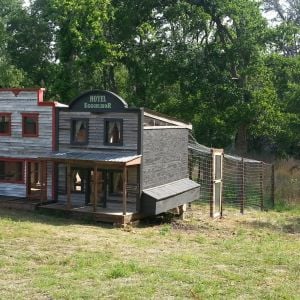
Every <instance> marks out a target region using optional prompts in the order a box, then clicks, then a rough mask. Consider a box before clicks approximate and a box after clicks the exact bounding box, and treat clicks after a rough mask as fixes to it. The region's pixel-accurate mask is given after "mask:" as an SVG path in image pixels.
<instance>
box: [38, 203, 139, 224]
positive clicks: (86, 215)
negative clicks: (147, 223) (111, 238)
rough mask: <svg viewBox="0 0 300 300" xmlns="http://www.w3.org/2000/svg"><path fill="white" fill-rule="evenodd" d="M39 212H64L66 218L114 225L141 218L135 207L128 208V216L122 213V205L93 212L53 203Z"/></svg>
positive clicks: (114, 205)
mask: <svg viewBox="0 0 300 300" xmlns="http://www.w3.org/2000/svg"><path fill="white" fill-rule="evenodd" d="M38 210H39V211H48V212H50V211H52V212H55V211H56V212H63V213H64V214H66V216H70V217H74V218H76V219H78V218H79V219H89V220H92V221H96V222H107V223H113V224H120V225H121V224H128V223H130V222H133V221H136V220H138V219H140V218H141V215H140V214H138V213H136V212H135V207H134V206H131V207H130V206H129V207H128V212H127V213H126V215H123V213H122V206H121V204H112V203H111V204H110V203H108V207H107V208H103V207H100V206H98V207H97V210H96V211H94V210H93V206H75V207H72V208H70V209H69V208H68V207H67V205H66V204H64V203H51V204H46V205H40V206H38Z"/></svg>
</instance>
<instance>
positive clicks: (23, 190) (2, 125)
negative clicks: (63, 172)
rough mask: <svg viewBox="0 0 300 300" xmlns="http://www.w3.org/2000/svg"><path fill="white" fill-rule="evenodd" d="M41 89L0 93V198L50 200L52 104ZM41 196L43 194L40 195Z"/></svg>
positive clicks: (12, 90) (53, 109) (52, 137)
mask: <svg viewBox="0 0 300 300" xmlns="http://www.w3.org/2000/svg"><path fill="white" fill-rule="evenodd" d="M43 92H44V91H43V89H0V195H5V196H10V197H24V198H25V197H26V198H28V199H30V200H32V199H40V198H44V199H48V200H54V184H53V183H54V181H53V174H54V173H53V170H54V169H53V164H52V163H47V164H46V165H45V166H42V162H41V161H40V160H39V157H40V156H41V155H42V154H44V153H45V152H48V151H53V150H55V148H56V144H55V141H56V138H55V105H56V104H55V103H54V102H44V101H43ZM42 192H43V193H44V194H42Z"/></svg>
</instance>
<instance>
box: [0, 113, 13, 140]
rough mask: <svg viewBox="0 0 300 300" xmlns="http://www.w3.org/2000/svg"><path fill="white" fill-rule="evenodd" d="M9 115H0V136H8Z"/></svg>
mask: <svg viewBox="0 0 300 300" xmlns="http://www.w3.org/2000/svg"><path fill="white" fill-rule="evenodd" d="M10 127H11V115H10V114H8V113H5V114H1V113H0V135H10V133H11V132H10Z"/></svg>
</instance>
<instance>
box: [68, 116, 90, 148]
mask: <svg viewBox="0 0 300 300" xmlns="http://www.w3.org/2000/svg"><path fill="white" fill-rule="evenodd" d="M71 134H72V136H71V143H73V144H87V143H88V120H82V119H81V120H72V129H71Z"/></svg>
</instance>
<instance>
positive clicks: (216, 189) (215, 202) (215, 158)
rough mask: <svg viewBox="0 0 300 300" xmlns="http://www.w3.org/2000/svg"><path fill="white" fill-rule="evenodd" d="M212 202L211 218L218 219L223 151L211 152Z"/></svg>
mask: <svg viewBox="0 0 300 300" xmlns="http://www.w3.org/2000/svg"><path fill="white" fill-rule="evenodd" d="M212 183H213V184H212V202H211V213H210V214H211V216H212V217H218V216H221V214H222V190H223V150H221V149H213V151H212Z"/></svg>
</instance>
